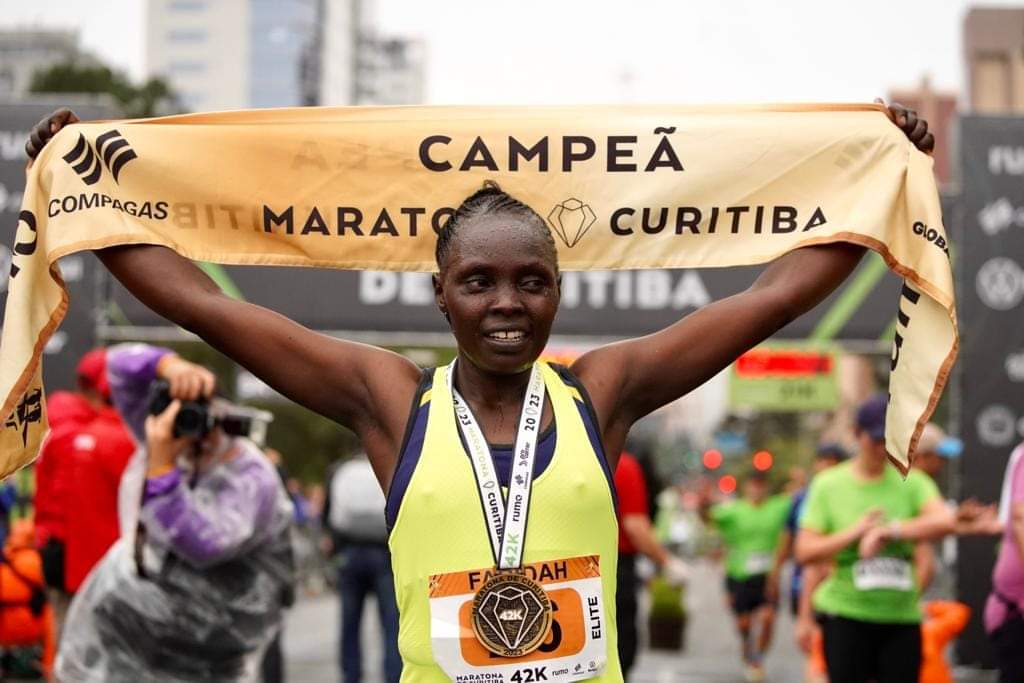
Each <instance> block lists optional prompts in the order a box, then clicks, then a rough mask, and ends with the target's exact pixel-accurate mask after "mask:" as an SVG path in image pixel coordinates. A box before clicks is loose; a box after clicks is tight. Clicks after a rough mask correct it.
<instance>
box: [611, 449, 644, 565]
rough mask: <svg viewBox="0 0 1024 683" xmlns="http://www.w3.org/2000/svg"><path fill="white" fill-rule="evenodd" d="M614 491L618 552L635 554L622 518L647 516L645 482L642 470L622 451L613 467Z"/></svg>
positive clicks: (637, 463) (630, 456) (635, 461)
mask: <svg viewBox="0 0 1024 683" xmlns="http://www.w3.org/2000/svg"><path fill="white" fill-rule="evenodd" d="M614 481H615V493H616V495H617V496H618V500H619V552H620V553H622V554H624V555H635V554H636V548H635V547H634V546H633V542H632V541H630V540H629V536H627V535H626V532H625V530H624V529H623V527H622V520H623V519H625V518H626V517H628V516H630V515H643V516H644V517H647V516H648V515H650V512H649V511H648V510H647V483H646V482H645V481H644V471H643V469H641V467H640V463H639V462H637V460H636V458H634V457H633V456H632V455H630V454H629V453H626V452H625V451H623V453H622V455H620V456H619V465H618V467H616V468H615V478H614Z"/></svg>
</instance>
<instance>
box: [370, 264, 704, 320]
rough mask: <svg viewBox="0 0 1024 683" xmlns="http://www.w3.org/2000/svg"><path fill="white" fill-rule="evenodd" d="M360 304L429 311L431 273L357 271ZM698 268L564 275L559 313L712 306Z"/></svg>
mask: <svg viewBox="0 0 1024 683" xmlns="http://www.w3.org/2000/svg"><path fill="white" fill-rule="evenodd" d="M358 295H359V303H361V304H363V305H366V306H385V305H390V304H395V303H397V304H400V305H403V306H414V307H431V308H433V307H434V306H435V305H436V304H435V302H434V290H433V287H432V285H431V282H430V274H429V273H396V272H390V271H372V270H363V271H360V272H359V288H358ZM711 300H712V299H711V294H710V292H709V291H708V289H707V286H706V285H705V283H704V280H703V279H702V278H701V276H700V272H699V271H697V270H681V271H673V270H661V269H652V270H619V271H614V272H613V271H607V270H588V271H569V272H566V273H562V303H561V307H562V309H563V310H572V309H577V308H580V309H594V310H605V309H608V310H612V309H618V310H633V309H636V310H640V311H658V310H672V311H685V310H688V309H691V308H700V307H701V306H706V305H707V304H709V303H711Z"/></svg>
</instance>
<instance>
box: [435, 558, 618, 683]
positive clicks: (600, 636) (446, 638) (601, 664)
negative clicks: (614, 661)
mask: <svg viewBox="0 0 1024 683" xmlns="http://www.w3.org/2000/svg"><path fill="white" fill-rule="evenodd" d="M522 571H523V572H524V573H525V574H526V576H528V577H529V578H531V579H533V580H534V581H536V582H537V583H539V584H540V585H541V586H542V587H543V588H544V592H545V593H547V595H548V598H549V599H550V600H551V604H552V609H553V610H554V614H553V619H552V622H551V628H550V629H549V631H548V634H547V637H546V638H545V640H544V642H543V644H542V645H541V646H540V647H539V648H538V649H536V650H534V651H533V652H531V653H530V654H528V655H525V656H523V657H507V658H506V657H501V656H498V655H496V654H493V653H491V652H489V651H488V650H486V649H485V648H484V646H483V645H481V644H480V642H479V641H478V640H477V639H476V636H475V635H474V633H473V626H472V621H471V613H472V607H473V598H474V596H475V595H476V592H477V591H478V590H479V589H480V587H481V586H483V585H484V582H485V581H487V579H488V578H490V577H491V576H492V575H493V573H494V569H491V568H488V569H478V570H472V571H463V572H452V573H450V574H435V575H434V576H432V577H430V587H429V591H430V594H429V600H430V639H431V643H432V646H433V651H434V661H436V662H437V664H438V665H439V666H440V667H441V669H443V670H444V672H445V674H447V675H448V677H449V678H451V679H452V681H454V682H455V683H477V682H480V681H486V682H487V683H536V682H538V681H543V682H545V683H546V682H548V681H585V680H588V679H591V678H596V677H598V676H600V675H601V674H602V673H603V672H604V668H605V664H606V662H607V645H608V632H607V630H608V628H609V627H610V624H609V623H608V621H607V619H606V618H605V614H604V596H603V593H602V590H601V568H600V561H599V558H598V556H596V555H590V556H587V557H573V558H569V559H565V560H550V561H548V562H537V563H534V564H528V565H524V566H523V568H522ZM506 597H507V600H508V603H509V604H508V605H503V609H502V612H501V614H499V615H498V618H501V617H502V616H503V615H506V614H507V615H509V617H510V618H511V617H514V616H515V615H516V613H517V611H516V609H515V608H514V607H515V600H516V597H517V596H515V595H508V596H506Z"/></svg>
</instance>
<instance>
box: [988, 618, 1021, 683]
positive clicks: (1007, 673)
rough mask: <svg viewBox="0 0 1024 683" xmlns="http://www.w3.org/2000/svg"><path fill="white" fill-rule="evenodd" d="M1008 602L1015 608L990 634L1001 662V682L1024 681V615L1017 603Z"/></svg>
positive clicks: (997, 659)
mask: <svg viewBox="0 0 1024 683" xmlns="http://www.w3.org/2000/svg"><path fill="white" fill-rule="evenodd" d="M1008 604H1009V605H1010V606H1011V607H1012V608H1013V609H1011V610H1010V614H1008V615H1007V617H1006V621H1004V622H1003V624H1002V625H1001V626H1000V627H999V628H997V629H996V630H995V631H993V632H992V633H990V634H989V635H988V637H989V640H990V641H991V642H992V649H993V650H995V652H996V661H997V662H998V663H999V683H1016V682H1017V681H1024V617H1022V616H1021V613H1020V612H1019V611H1018V610H1017V605H1016V604H1014V603H1008Z"/></svg>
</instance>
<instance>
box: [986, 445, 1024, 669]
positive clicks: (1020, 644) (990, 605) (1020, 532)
mask: <svg viewBox="0 0 1024 683" xmlns="http://www.w3.org/2000/svg"><path fill="white" fill-rule="evenodd" d="M999 522H1000V523H1001V526H1002V527H1003V531H1002V533H1003V543H1002V545H1001V546H1000V547H999V556H998V558H997V559H996V564H995V567H994V568H993V569H992V593H991V594H989V596H988V601H987V602H986V603H985V631H986V632H987V633H988V637H989V640H990V641H991V642H992V648H993V649H994V650H995V653H996V661H997V663H998V665H999V681H1000V683H1015V682H1016V681H1024V443H1021V444H1019V445H1018V446H1017V448H1015V449H1014V450H1013V452H1012V453H1011V454H1010V460H1009V462H1008V463H1007V465H1006V475H1005V476H1004V477H1003V492H1002V496H1001V497H1000V500H999Z"/></svg>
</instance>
